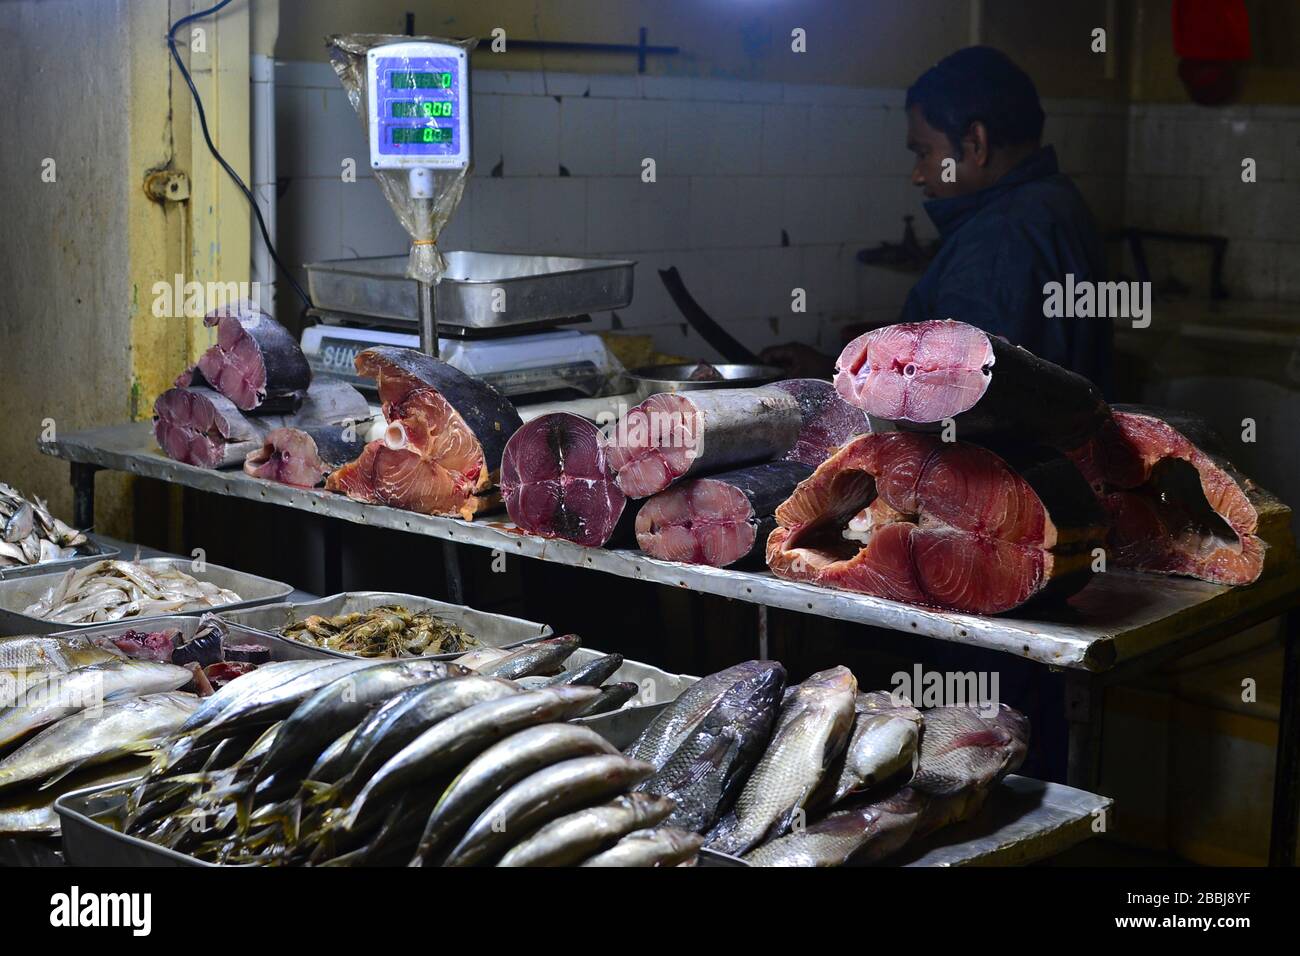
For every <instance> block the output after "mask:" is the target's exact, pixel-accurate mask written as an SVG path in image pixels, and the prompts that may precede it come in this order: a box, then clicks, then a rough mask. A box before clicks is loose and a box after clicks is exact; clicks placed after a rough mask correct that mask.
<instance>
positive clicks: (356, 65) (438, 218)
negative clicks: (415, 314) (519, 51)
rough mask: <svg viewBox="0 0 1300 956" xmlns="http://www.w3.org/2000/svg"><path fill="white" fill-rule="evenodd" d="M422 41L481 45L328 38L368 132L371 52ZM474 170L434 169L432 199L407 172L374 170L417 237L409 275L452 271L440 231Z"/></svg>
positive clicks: (432, 277)
mask: <svg viewBox="0 0 1300 956" xmlns="http://www.w3.org/2000/svg"><path fill="white" fill-rule="evenodd" d="M421 41H422V42H429V43H440V44H446V45H448V46H453V47H458V48H459V49H461V50H463V51H464V52H465V55H466V56H467V57H468V55H469V53H470V51H471V50H473V49H474V47H475V45H476V44H477V43H478V41H477V40H475V39H472V38H471V39H468V40H451V39H445V38H442V37H408V36H396V35H391V34H376V33H352V34H347V35H332V36H329V37H327V38H326V41H325V45H326V48H327V49H328V51H329V57H330V65H331V66H333V68H334V72H335V73H336V74H337V75H338V78H339V81H340V82H341V83H342V84H343V89H344V90H345V91H346V92H347V95H348V101H349V102H350V103H351V104H352V108H353V109H354V110H355V111H356V113H357V116H358V117H359V118H360V120H361V125H362V126H363V127H364V128H365V129H366V130H367V131H368V130H369V129H370V116H369V100H370V91H369V88H368V84H369V71H368V69H367V63H366V54H367V53H368V52H369V51H370V50H371V49H373V48H375V47H381V46H388V45H390V44H395V43H413V42H421ZM459 93H460V103H459V104H458V105H459V108H460V109H468V108H469V90H468V88H466V89H463V90H460V91H459ZM471 160H472V157H471ZM471 169H472V166H471V165H466V166H464V167H461V168H459V169H431V170H430V177H431V179H432V186H433V199H432V200H428V199H417V198H413V197H412V195H411V186H410V180H409V176H408V171H407V170H405V169H374V170H373V172H374V174H375V178H376V179H377V180H378V182H379V188H380V190H381V191H382V192H383V194H384V198H385V199H387V200H388V204H389V205H390V206H391V207H392V208H393V212H394V213H396V214H397V218H398V221H399V222H401V224H402V228H403V229H405V230H406V232H407V233H408V234H409V235H410V237H411V240H412V241H411V254H410V259H409V261H408V262H407V267H406V275H407V276H408V277H409V278H411V279H415V280H417V281H419V282H437V281H438V280H439V279H440V278H441V277H442V274H443V273H444V272H445V271H446V269H447V263H446V261H445V260H444V259H443V256H442V253H441V252H439V251H438V246H437V240H438V235H439V234H440V233H441V232H442V230H443V229H444V228H445V227H446V225H447V223H448V221H449V220H450V219H451V216H452V213H454V212H455V211H456V207H457V206H458V205H460V198H461V195H462V194H463V193H464V191H465V180H466V178H467V177H468V176H469V174H470V170H471Z"/></svg>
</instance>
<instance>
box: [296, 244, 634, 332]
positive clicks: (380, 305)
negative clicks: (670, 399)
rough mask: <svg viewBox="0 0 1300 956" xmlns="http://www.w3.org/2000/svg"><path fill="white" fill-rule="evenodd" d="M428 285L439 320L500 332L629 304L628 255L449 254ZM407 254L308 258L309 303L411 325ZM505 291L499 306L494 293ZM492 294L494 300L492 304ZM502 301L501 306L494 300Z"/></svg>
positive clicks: (412, 284) (413, 285) (415, 309)
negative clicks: (436, 280) (442, 269)
mask: <svg viewBox="0 0 1300 956" xmlns="http://www.w3.org/2000/svg"><path fill="white" fill-rule="evenodd" d="M444 256H445V257H446V260H447V273H446V274H445V275H444V276H443V277H442V281H440V282H439V283H438V285H437V286H436V287H435V290H434V315H435V316H436V317H437V320H438V324H439V325H451V326H462V327H466V328H473V329H499V328H502V327H514V326H519V325H535V324H538V323H542V322H546V321H548V320H555V319H567V318H572V317H574V316H579V315H583V314H585V313H589V312H604V311H608V310H610V309H621V308H623V307H624V306H626V305H627V304H628V303H630V302H631V301H632V272H633V266H634V265H635V263H634V262H633V261H631V260H629V259H579V258H574V257H571V256H524V255H506V254H501V253H495V252H448V253H444ZM406 263H407V257H406V256H379V257H375V258H368V259H332V260H329V261H325V262H309V263H307V265H306V269H307V282H308V285H309V288H310V292H311V298H312V303H313V304H314V305H315V306H316V308H318V309H321V310H325V311H331V312H346V313H349V314H351V315H354V316H356V317H358V318H360V319H371V320H374V319H386V320H389V321H396V322H399V323H411V324H415V323H416V321H417V319H418V316H419V299H418V296H419V284H418V283H417V282H416V281H415V280H414V279H408V278H407V277H406ZM497 289H502V290H504V291H505V300H504V303H501V302H500V297H499V296H497V295H496V290H497ZM494 299H496V300H497V301H495V302H494ZM499 304H504V306H505V309H504V311H500V312H498V311H495V310H494V309H493V306H494V305H499Z"/></svg>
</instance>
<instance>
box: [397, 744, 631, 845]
mask: <svg viewBox="0 0 1300 956" xmlns="http://www.w3.org/2000/svg"><path fill="white" fill-rule="evenodd" d="M616 753H618V750H617V749H616V748H615V747H614V745H613V744H611V743H610V742H609V741H608V740H606V739H605V738H604V737H602V736H601V735H600V734H598V733H596V732H595V731H594V730H590V729H588V728H586V727H582V726H579V725H575V724H540V725H538V726H536V727H529V728H527V729H526V730H521V731H519V733H517V734H511V735H510V736H509V737H507V738H506V739H505V740H502V741H501V742H500V743H496V744H493V745H492V746H491V747H489V748H488V749H487V750H485V751H483V752H482V753H481V754H479V755H478V756H477V757H475V758H474V759H473V760H471V761H470V762H469V764H468V766H466V767H465V769H464V770H462V771H461V772H460V774H458V775H457V777H456V779H455V780H453V781H452V782H451V784H450V785H449V786H448V787H447V789H446V790H445V791H444V792H443V794H442V796H441V797H440V798H439V799H438V803H437V804H436V805H435V806H434V808H433V812H432V813H431V814H430V815H429V820H428V823H426V824H425V827H424V834H423V835H422V836H421V837H420V844H419V847H418V848H417V850H416V853H415V857H414V859H412V861H411V865H412V866H425V865H433V864H436V863H437V862H438V858H437V851H438V850H439V849H440V848H445V846H446V844H447V841H448V840H449V839H450V838H451V837H452V836H454V835H456V834H458V833H459V830H460V828H462V827H464V826H467V825H468V824H469V823H470V822H472V821H473V820H474V818H475V817H477V816H478V815H479V814H480V813H482V812H483V809H484V808H485V807H486V806H487V805H488V804H490V803H491V802H492V801H493V800H495V799H496V798H497V797H498V796H500V795H501V793H502V792H503V791H504V790H505V789H506V788H507V787H509V786H511V785H512V784H514V783H517V782H519V781H520V780H522V779H524V778H525V777H527V776H528V775H529V774H532V773H535V772H536V771H538V770H540V769H542V768H543V767H547V766H550V765H551V764H553V763H558V762H559V761H561V760H569V759H571V758H573V757H584V756H589V755H592V754H616Z"/></svg>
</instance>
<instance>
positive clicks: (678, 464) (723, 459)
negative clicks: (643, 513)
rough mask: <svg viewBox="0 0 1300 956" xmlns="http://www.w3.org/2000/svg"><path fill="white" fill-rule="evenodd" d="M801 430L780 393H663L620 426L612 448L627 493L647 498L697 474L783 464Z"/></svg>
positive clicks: (792, 404) (793, 407) (614, 429)
mask: <svg viewBox="0 0 1300 956" xmlns="http://www.w3.org/2000/svg"><path fill="white" fill-rule="evenodd" d="M801 425H802V419H801V417H800V414H799V404H798V403H797V402H796V401H795V400H794V399H793V398H792V397H791V396H789V395H787V394H786V393H785V392H783V391H781V390H780V389H776V388H771V387H763V388H718V389H704V390H696V391H690V392H661V393H660V394H658V395H651V396H650V397H649V398H647V399H646V400H645V401H644V402H642V403H641V404H640V405H637V406H636V407H635V408H633V409H631V410H630V411H628V413H627V414H626V415H624V416H623V417H622V418H620V419H619V420H618V421H617V422H615V423H614V424H613V425H612V426H611V430H610V432H609V433H608V434H607V436H606V446H607V448H608V454H609V465H610V467H611V468H613V469H614V474H615V477H616V480H617V482H618V486H619V488H621V489H622V490H623V494H625V495H627V496H628V497H629V498H648V497H650V496H651V495H654V494H658V493H659V492H661V491H663V490H664V489H665V488H667V487H668V486H669V485H671V484H672V483H673V482H674V481H677V480H678V479H681V478H685V477H687V476H690V475H702V474H707V473H708V472H710V471H719V470H721V469H723V468H734V467H736V466H737V465H746V464H750V463H753V462H760V461H771V460H772V459H773V458H779V457H781V456H782V455H784V454H785V453H786V452H788V451H789V450H790V449H791V448H793V447H794V445H795V442H796V441H798V439H799V431H800V428H801Z"/></svg>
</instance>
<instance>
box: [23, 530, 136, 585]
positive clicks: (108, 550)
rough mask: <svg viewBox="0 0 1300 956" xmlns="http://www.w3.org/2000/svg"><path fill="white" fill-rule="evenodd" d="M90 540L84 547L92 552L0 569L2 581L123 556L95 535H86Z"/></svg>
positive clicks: (51, 572)
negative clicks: (59, 559)
mask: <svg viewBox="0 0 1300 956" xmlns="http://www.w3.org/2000/svg"><path fill="white" fill-rule="evenodd" d="M86 538H87V539H88V541H87V544H86V545H84V547H88V548H90V549H92V550H90V551H87V552H85V553H84V554H79V555H77V556H76V557H75V558H64V559H63V560H61V561H43V562H42V563H40V564H25V565H22V566H21V567H13V568H0V581H11V580H13V579H14V578H29V577H31V576H32V575H34V574H53V573H56V572H60V571H66V570H68V569H69V568H81V567H85V566H86V565H87V564H94V563H95V562H96V561H105V560H107V559H109V558H116V557H117V556H118V555H119V554H121V553H122V552H121V549H119V548H115V547H113V546H112V545H110V544H106V543H104V542H103V541H100V540H99V539H98V538H96V537H95V536H94V535H93V534H88V535H86Z"/></svg>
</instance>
